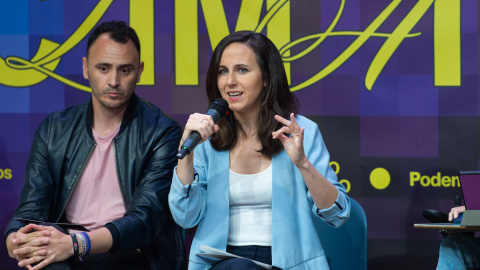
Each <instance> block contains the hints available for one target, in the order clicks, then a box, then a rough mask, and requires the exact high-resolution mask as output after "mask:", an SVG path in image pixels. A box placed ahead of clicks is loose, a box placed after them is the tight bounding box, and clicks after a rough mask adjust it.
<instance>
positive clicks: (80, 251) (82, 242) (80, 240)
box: [75, 233, 87, 259]
mask: <svg viewBox="0 0 480 270" xmlns="http://www.w3.org/2000/svg"><path fill="white" fill-rule="evenodd" d="M75 235H76V236H77V240H78V257H79V258H80V259H82V257H83V256H85V252H86V251H87V247H86V245H85V238H83V235H82V234H80V233H77V234H75Z"/></svg>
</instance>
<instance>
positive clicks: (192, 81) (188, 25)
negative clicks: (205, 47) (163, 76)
mask: <svg viewBox="0 0 480 270" xmlns="http://www.w3.org/2000/svg"><path fill="white" fill-rule="evenodd" d="M288 2H289V0H276V1H275V0H268V3H267V14H265V17H264V18H263V19H262V20H261V21H259V20H260V14H261V8H262V5H263V1H258V0H244V1H242V4H241V7H240V11H239V16H238V20H237V23H236V27H235V31H239V30H250V31H255V32H261V31H262V30H263V29H264V28H265V26H267V25H268V33H267V35H268V37H269V38H271V39H272V41H273V43H275V45H276V46H277V48H281V47H282V46H283V45H285V43H286V42H288V41H289V40H290V5H289V4H287V3H288ZM200 3H201V6H202V10H203V16H204V18H205V24H206V27H207V32H208V37H209V39H210V45H211V47H212V48H213V49H214V48H215V47H216V46H217V45H218V43H219V42H220V40H222V39H223V38H224V37H225V36H227V35H228V34H230V30H229V28H228V23H227V17H226V15H225V9H224V8H223V3H222V1H221V0H201V1H200ZM197 12H198V5H197V1H196V0H175V83H176V85H198V16H197ZM271 24H272V25H273V24H279V25H278V26H271ZM271 27H272V28H271ZM282 27H283V28H282ZM289 70H290V69H289V68H288V69H287V72H288V73H287V74H289Z"/></svg>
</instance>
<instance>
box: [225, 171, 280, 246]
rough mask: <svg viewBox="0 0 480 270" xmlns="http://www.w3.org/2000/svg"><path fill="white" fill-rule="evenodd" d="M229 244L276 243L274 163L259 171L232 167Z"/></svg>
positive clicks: (267, 244)
mask: <svg viewBox="0 0 480 270" xmlns="http://www.w3.org/2000/svg"><path fill="white" fill-rule="evenodd" d="M229 182H230V223H229V230H228V245H232V246H246V245H258V246H271V245H272V165H271V164H270V166H269V167H268V168H267V169H266V170H264V171H263V172H260V173H257V174H239V173H235V172H233V171H232V170H230V179H229Z"/></svg>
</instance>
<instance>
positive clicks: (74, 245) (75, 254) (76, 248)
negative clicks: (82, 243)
mask: <svg viewBox="0 0 480 270" xmlns="http://www.w3.org/2000/svg"><path fill="white" fill-rule="evenodd" d="M70 236H71V237H72V242H73V256H74V257H75V258H77V257H78V239H77V236H76V235H75V234H73V233H72V234H70Z"/></svg>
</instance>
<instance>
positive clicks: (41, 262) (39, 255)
mask: <svg viewBox="0 0 480 270" xmlns="http://www.w3.org/2000/svg"><path fill="white" fill-rule="evenodd" d="M31 226H32V227H31V228H32V229H33V230H35V231H37V232H42V233H43V234H48V235H49V237H48V238H47V239H48V241H46V240H45V239H43V238H45V237H43V238H39V239H42V240H40V241H37V242H41V243H42V245H41V249H42V251H38V250H36V251H34V252H28V251H27V248H29V247H32V246H33V247H36V246H35V245H34V244H37V242H34V240H32V241H30V242H29V243H31V245H29V246H25V247H24V246H20V248H18V249H15V250H14V251H13V252H14V253H19V254H28V255H26V256H22V260H19V262H18V266H20V267H24V266H25V267H27V268H28V269H30V270H38V269H42V268H43V267H45V266H47V265H49V264H51V263H54V262H60V261H65V260H66V259H68V258H70V257H71V256H72V255H73V243H72V238H71V237H70V235H68V234H64V233H62V232H61V231H59V230H57V229H56V228H55V227H52V226H43V225H35V224H32V225H31ZM14 240H15V239H14ZM37 240H38V239H37ZM31 251H33V249H32V250H31ZM35 263H38V264H37V265H35V266H34V267H32V266H31V265H32V264H35Z"/></svg>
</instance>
